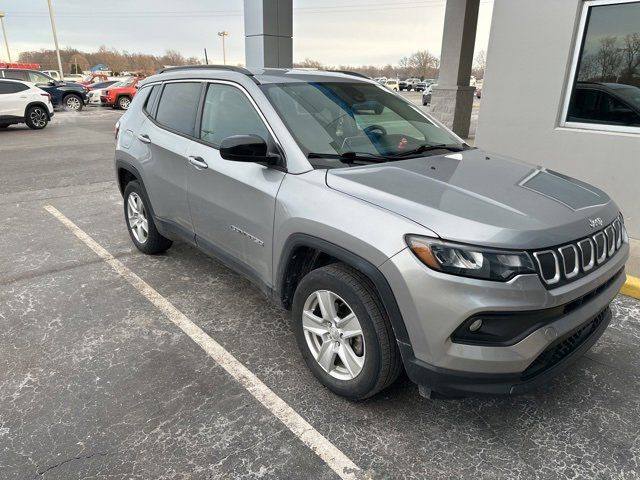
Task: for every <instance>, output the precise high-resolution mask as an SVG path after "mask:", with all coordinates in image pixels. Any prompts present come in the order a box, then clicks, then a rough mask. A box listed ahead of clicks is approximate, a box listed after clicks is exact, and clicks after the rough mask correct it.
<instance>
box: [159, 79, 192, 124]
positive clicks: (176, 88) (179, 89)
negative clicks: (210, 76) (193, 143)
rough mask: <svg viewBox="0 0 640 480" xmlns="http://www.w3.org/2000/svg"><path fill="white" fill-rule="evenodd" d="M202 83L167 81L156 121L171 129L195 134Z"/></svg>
mask: <svg viewBox="0 0 640 480" xmlns="http://www.w3.org/2000/svg"><path fill="white" fill-rule="evenodd" d="M200 89H201V84H200V83H196V82H179V83H167V84H166V85H165V87H164V90H163V91H162V97H161V98H160V104H159V105H158V113H157V114H156V121H157V122H158V123H159V124H161V125H163V126H165V127H167V128H169V129H170V130H173V131H176V132H178V133H183V134H185V135H190V136H193V131H194V127H195V123H196V112H197V110H198V103H199V101H200Z"/></svg>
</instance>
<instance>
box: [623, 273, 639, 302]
mask: <svg viewBox="0 0 640 480" xmlns="http://www.w3.org/2000/svg"><path fill="white" fill-rule="evenodd" d="M620 293H622V294H623V295H628V296H629V297H633V298H638V299H640V278H638V277H634V276H631V275H627V281H626V282H625V283H624V285H623V286H622V288H621V289H620Z"/></svg>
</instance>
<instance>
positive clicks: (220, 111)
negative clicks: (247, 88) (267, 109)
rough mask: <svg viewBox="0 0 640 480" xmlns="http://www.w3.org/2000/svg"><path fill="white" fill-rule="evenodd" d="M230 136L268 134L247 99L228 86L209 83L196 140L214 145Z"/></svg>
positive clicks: (266, 136)
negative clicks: (199, 139)
mask: <svg viewBox="0 0 640 480" xmlns="http://www.w3.org/2000/svg"><path fill="white" fill-rule="evenodd" d="M231 135H258V136H260V137H262V138H263V139H264V140H268V138H269V131H268V130H267V127H266V126H265V124H264V122H263V121H262V118H260V115H258V112H257V111H256V109H255V108H254V106H253V104H252V103H251V101H250V100H249V99H248V98H247V96H246V95H245V94H244V93H242V92H241V91H240V90H239V89H238V88H236V87H232V86H230V85H224V84H217V83H211V84H209V88H208V89H207V96H206V97H205V101H204V109H203V111H202V124H201V126H200V138H201V139H202V140H204V141H205V142H207V143H211V144H213V145H215V146H218V145H220V143H221V142H222V140H223V139H225V138H227V137H230V136H231Z"/></svg>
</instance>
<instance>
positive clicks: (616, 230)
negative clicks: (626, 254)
mask: <svg viewBox="0 0 640 480" xmlns="http://www.w3.org/2000/svg"><path fill="white" fill-rule="evenodd" d="M624 239H625V235H624V224H623V223H622V220H621V217H618V218H616V219H615V220H614V221H613V222H612V223H610V224H609V225H607V226H606V227H604V228H603V229H602V230H600V231H599V232H596V233H595V234H593V235H592V236H591V237H588V238H583V239H580V240H577V241H576V242H573V243H569V244H566V245H560V246H558V247H554V248H549V249H546V250H540V251H537V252H533V256H534V258H535V259H536V262H537V265H538V273H539V274H540V277H541V278H542V280H543V282H544V283H545V284H546V285H547V286H549V287H550V286H560V285H563V284H565V283H568V282H569V281H571V280H574V279H577V278H580V277H582V276H584V275H586V274H587V273H589V272H590V271H591V270H593V269H594V268H598V267H599V266H600V265H602V264H604V263H605V262H606V261H607V260H608V259H609V258H611V257H613V256H614V255H615V254H616V252H617V251H618V250H619V249H620V247H622V244H623V243H624V242H625V240H624Z"/></svg>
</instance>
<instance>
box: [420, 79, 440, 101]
mask: <svg viewBox="0 0 640 480" xmlns="http://www.w3.org/2000/svg"><path fill="white" fill-rule="evenodd" d="M437 86H438V85H437V84H435V83H432V84H431V85H428V86H427V88H425V89H424V91H423V92H422V105H431V93H432V92H433V87H437Z"/></svg>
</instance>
